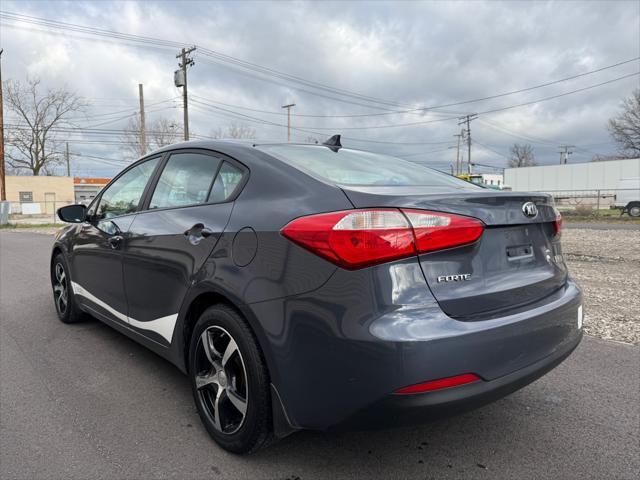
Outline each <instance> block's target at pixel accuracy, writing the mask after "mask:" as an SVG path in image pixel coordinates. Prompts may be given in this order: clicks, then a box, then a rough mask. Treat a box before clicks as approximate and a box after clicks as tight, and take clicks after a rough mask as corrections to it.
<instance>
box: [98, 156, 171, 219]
mask: <svg viewBox="0 0 640 480" xmlns="http://www.w3.org/2000/svg"><path fill="white" fill-rule="evenodd" d="M159 160H160V158H159V157H158V158H153V159H151V160H147V161H146V162H144V163H141V164H140V165H138V166H136V167H134V168H132V169H131V170H129V171H128V172H127V173H125V174H124V175H122V176H121V177H120V178H118V179H117V180H116V181H115V182H114V183H112V184H111V185H109V187H107V189H106V190H105V191H104V193H103V194H102V197H101V198H100V202H99V203H98V208H97V212H96V214H97V216H98V218H100V219H104V218H112V217H117V216H118V215H125V214H127V213H131V212H134V211H135V210H136V209H137V208H138V203H139V202H140V198H142V194H143V193H144V189H145V187H146V186H147V182H148V181H149V178H151V174H153V170H154V169H155V168H156V165H157V164H158V161H159Z"/></svg>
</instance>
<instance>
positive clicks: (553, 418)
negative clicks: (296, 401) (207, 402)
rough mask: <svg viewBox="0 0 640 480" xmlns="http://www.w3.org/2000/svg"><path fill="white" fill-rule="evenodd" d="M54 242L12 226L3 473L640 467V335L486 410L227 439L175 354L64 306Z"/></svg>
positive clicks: (529, 475)
mask: <svg viewBox="0 0 640 480" xmlns="http://www.w3.org/2000/svg"><path fill="white" fill-rule="evenodd" d="M52 240H53V238H52V237H51V236H50V235H40V234H34V233H13V232H0V478H2V479H13V478H24V479H39V478H55V479H58V478H60V479H62V478H64V479H72V478H82V479H87V478H92V479H93V478H118V479H120V478H122V479H124V478H132V479H133V478H136V479H150V478H180V479H190V478H207V479H217V478H220V479H227V478H228V479H298V478H299V479H305V480H306V479H311V478H330V479H343V478H367V479H371V478H385V479H391V478H399V479H400V478H401V479H405V478H407V479H408V478H420V479H425V478H455V479H460V478H480V479H496V478H516V479H519V480H523V479H545V478H553V479H573V478H576V479H591V478H597V479H602V478H615V479H627V478H628V479H637V478H638V472H640V444H639V442H640V348H638V347H634V346H629V345H625V344H619V343H614V342H609V341H604V340H599V339H595V338H590V337H585V339H584V341H583V342H582V344H581V345H580V346H579V347H578V349H577V350H576V351H575V352H574V354H573V355H572V356H571V357H569V359H568V360H566V361H565V362H564V363H563V364H562V365H560V366H559V367H558V368H556V369H555V370H554V371H552V372H551V373H550V374H548V375H547V376H545V377H543V378H542V379H540V380H538V381H536V382H534V383H533V384H531V385H529V386H528V387H526V388H524V389H522V390H520V391H518V392H516V393H515V394H513V395H511V396H509V397H507V398H504V399H502V400H500V401H497V402H495V403H493V404H491V405H488V406H486V407H484V408H482V409H480V410H476V411H473V412H469V413H467V414H464V415H461V416H458V417H454V418H449V419H445V420H440V421H437V422H433V423H430V424H426V425H420V426H415V427H411V428H402V429H394V430H385V431H375V432H349V433H340V434H334V433H322V432H301V433H297V434H294V435H292V436H290V437H288V438H286V439H284V440H282V441H280V442H278V443H276V444H275V445H273V446H271V447H269V448H267V449H265V450H262V451H260V452H258V453H257V454H254V455H251V456H245V457H240V456H235V455H232V454H229V453H226V452H224V451H223V450H221V449H220V448H218V447H217V446H216V445H215V444H214V443H213V441H211V440H210V439H209V437H208V436H207V434H206V432H205V430H204V429H203V428H202V426H201V425H200V421H199V419H198V416H197V413H196V411H195V408H194V406H193V402H192V399H191V394H190V392H189V385H188V382H187V379H186V377H184V376H183V375H182V374H181V373H180V372H179V371H178V370H177V369H176V368H175V367H173V366H172V365H170V364H169V363H167V362H166V361H164V360H162V359H161V358H160V357H158V356H156V355H155V354H153V353H152V352H150V351H148V350H146V349H145V348H144V347H142V346H139V345H138V344H136V343H134V342H133V341H131V340H129V339H127V338H126V337H124V336H122V335H120V334H119V333H117V332H116V331H114V330H112V329H111V328H109V327H107V326H105V325H103V324H101V323H100V322H98V321H90V322H87V323H84V324H79V325H64V324H62V323H60V322H59V321H58V320H57V317H56V315H55V311H54V305H53V301H52V298H51V292H50V286H49V273H48V262H49V255H50V247H51V243H52ZM327 374H330V372H327ZM319 381H322V379H319Z"/></svg>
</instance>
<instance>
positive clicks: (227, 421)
mask: <svg viewBox="0 0 640 480" xmlns="http://www.w3.org/2000/svg"><path fill="white" fill-rule="evenodd" d="M196 348H197V349H196V369H195V372H194V374H195V384H196V388H197V395H198V398H199V400H200V402H201V404H202V406H203V407H204V411H205V413H206V415H207V416H208V417H209V419H210V420H211V422H212V424H213V426H214V427H215V429H216V430H217V431H219V432H220V433H223V434H227V435H230V434H233V433H235V432H237V431H238V430H239V429H240V427H241V426H242V424H243V423H244V419H245V417H246V414H247V406H248V402H249V389H248V385H247V370H246V367H245V364H244V360H243V359H242V354H241V353H240V350H239V348H238V344H237V343H236V341H235V340H234V338H233V337H232V336H231V334H229V332H227V331H226V330H225V329H223V328H222V327H218V326H212V327H209V328H207V329H206V330H205V331H204V332H202V335H200V339H199V340H198V345H197V347H196Z"/></svg>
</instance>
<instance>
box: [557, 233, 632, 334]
mask: <svg viewBox="0 0 640 480" xmlns="http://www.w3.org/2000/svg"><path fill="white" fill-rule="evenodd" d="M562 247H563V251H564V255H565V259H566V261H567V263H568V265H569V272H570V273H571V275H572V276H573V277H574V278H575V279H576V280H577V281H578V283H579V284H580V285H581V286H582V288H583V289H584V296H585V299H584V311H585V319H584V329H585V332H586V333H587V334H589V335H594V336H597V337H600V338H606V339H610V340H618V341H620V342H626V343H633V344H636V345H638V344H640V295H638V293H639V292H640V230H594V229H579V228H571V229H568V228H567V229H564V230H563V232H562Z"/></svg>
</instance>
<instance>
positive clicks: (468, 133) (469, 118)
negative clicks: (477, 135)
mask: <svg viewBox="0 0 640 480" xmlns="http://www.w3.org/2000/svg"><path fill="white" fill-rule="evenodd" d="M476 118H478V114H477V113H472V114H471V115H465V116H464V117H460V119H459V120H460V121H459V122H458V125H462V124H464V123H466V124H467V128H466V129H464V130H463V131H462V132H463V133H464V134H466V136H467V173H468V174H469V175H471V122H472V121H473V120H475V119H476Z"/></svg>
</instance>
